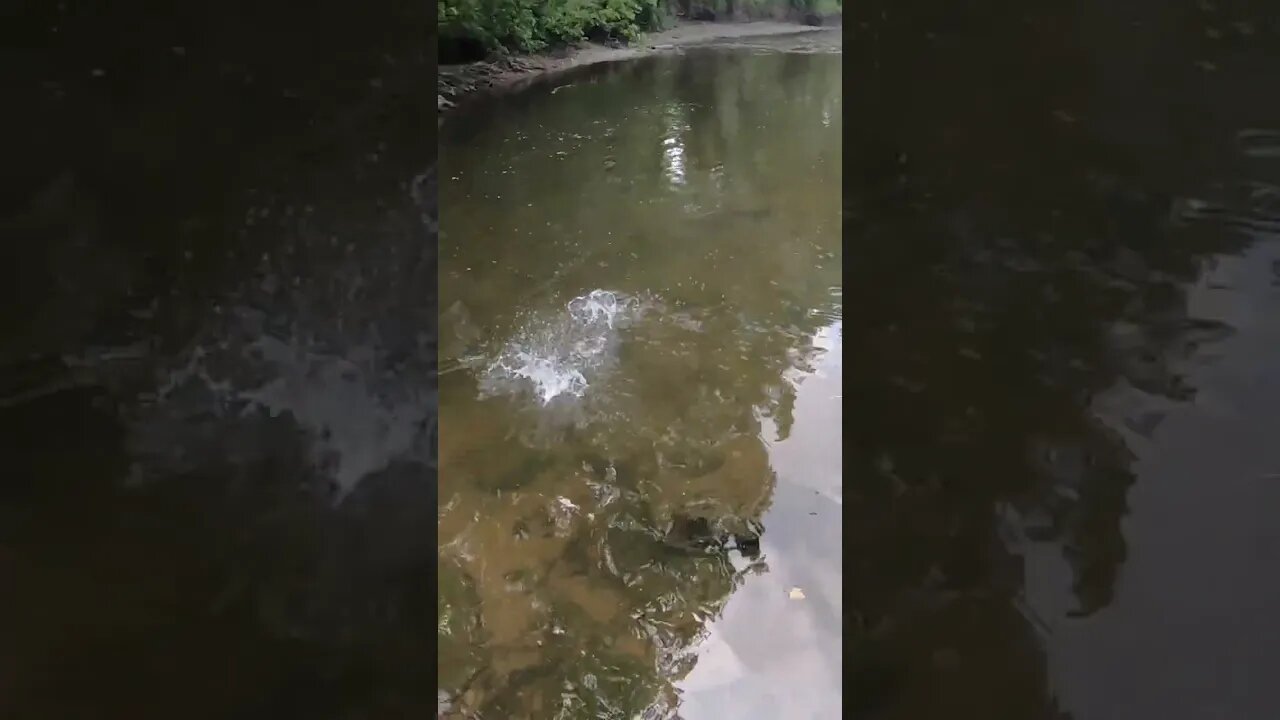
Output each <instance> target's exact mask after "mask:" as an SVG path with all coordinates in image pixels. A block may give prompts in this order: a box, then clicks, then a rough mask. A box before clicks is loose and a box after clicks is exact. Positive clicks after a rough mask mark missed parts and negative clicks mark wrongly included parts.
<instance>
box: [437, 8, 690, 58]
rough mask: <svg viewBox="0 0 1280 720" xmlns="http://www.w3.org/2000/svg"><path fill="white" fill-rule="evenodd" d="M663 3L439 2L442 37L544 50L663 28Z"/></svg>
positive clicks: (633, 35) (495, 45) (629, 37)
mask: <svg viewBox="0 0 1280 720" xmlns="http://www.w3.org/2000/svg"><path fill="white" fill-rule="evenodd" d="M663 6H664V2H663V0H440V2H439V3H438V5H437V7H438V8H439V10H438V17H439V21H440V31H441V35H442V36H445V37H466V38H473V39H475V40H478V41H480V42H482V43H484V44H485V45H486V46H488V47H489V48H491V49H496V48H498V47H505V48H507V49H510V50H525V51H529V50H541V49H543V48H545V47H547V46H548V45H558V44H564V43H571V42H576V41H578V40H581V39H583V38H585V37H587V36H592V37H600V38H604V37H609V38H618V39H622V40H634V39H635V38H636V37H637V36H638V35H639V34H640V33H641V32H642V31H644V30H652V29H656V28H658V27H660V26H661V24H662V18H663V16H664V15H665V11H664V7H663Z"/></svg>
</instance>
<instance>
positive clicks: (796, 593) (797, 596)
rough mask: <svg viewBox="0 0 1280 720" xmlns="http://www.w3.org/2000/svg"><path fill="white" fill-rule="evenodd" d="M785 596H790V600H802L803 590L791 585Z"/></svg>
mask: <svg viewBox="0 0 1280 720" xmlns="http://www.w3.org/2000/svg"><path fill="white" fill-rule="evenodd" d="M787 597H789V598H791V599H792V600H803V599H804V591H803V590H801V589H800V588H798V587H793V588H791V589H790V590H788V591H787Z"/></svg>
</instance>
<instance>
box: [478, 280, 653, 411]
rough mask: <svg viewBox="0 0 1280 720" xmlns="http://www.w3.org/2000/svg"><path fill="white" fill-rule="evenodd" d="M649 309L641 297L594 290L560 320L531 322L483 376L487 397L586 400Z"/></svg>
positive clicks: (572, 304) (575, 300) (482, 386)
mask: <svg viewBox="0 0 1280 720" xmlns="http://www.w3.org/2000/svg"><path fill="white" fill-rule="evenodd" d="M644 308H645V304H644V303H642V302H641V301H640V299H639V298H637V297H635V296H630V295H624V294H622V293H618V292H614V291H611V290H592V291H591V292H589V293H587V294H585V295H580V296H578V297H575V298H573V299H572V300H570V301H569V302H568V303H566V305H565V312H563V313H561V314H560V315H557V316H555V317H553V318H551V319H534V320H532V321H530V322H527V323H525V325H524V326H523V327H522V328H521V329H520V330H519V331H517V332H516V333H515V335H514V336H513V337H512V338H511V339H510V340H509V341H508V342H507V343H506V345H505V346H503V347H502V349H501V350H500V351H499V352H498V353H497V357H496V359H494V360H492V361H491V362H490V363H489V364H488V365H487V367H485V368H484V369H483V371H482V372H481V373H480V392H481V395H482V396H487V397H493V396H497V395H510V394H519V393H522V392H530V391H531V392H532V394H533V395H534V396H535V397H536V398H538V400H539V402H541V403H542V404H543V405H547V404H549V403H551V401H552V400H555V399H556V398H558V397H582V396H583V395H584V394H585V393H586V391H587V388H588V387H590V386H591V382H592V380H594V379H596V378H600V377H602V376H603V375H604V374H605V373H606V372H607V370H608V368H609V367H610V366H611V365H612V362H613V360H614V359H615V356H616V352H615V350H616V347H617V344H618V341H619V336H618V331H619V330H621V329H622V328H625V327H626V326H627V325H629V324H630V323H631V322H633V321H634V320H636V319H637V318H639V317H640V315H641V314H642V313H643V311H644Z"/></svg>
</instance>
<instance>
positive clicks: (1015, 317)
mask: <svg viewBox="0 0 1280 720" xmlns="http://www.w3.org/2000/svg"><path fill="white" fill-rule="evenodd" d="M885 10H886V12H885V13H884V14H883V15H881V17H880V19H879V20H877V21H876V22H875V23H873V24H872V27H871V28H870V29H871V31H872V32H870V33H869V34H868V35H867V37H866V38H865V39H866V40H867V42H866V43H865V44H863V45H861V46H860V48H861V49H860V52H862V53H863V55H862V58H863V59H867V60H873V61H874V65H872V64H868V65H865V66H862V67H863V68H864V69H865V74H861V75H860V76H859V77H860V80H861V82H860V83H859V84H860V85H861V86H862V87H864V88H866V92H867V95H866V97H867V99H868V101H867V102H865V103H863V105H862V107H864V108H866V111H865V112H862V113H859V114H858V115H857V116H856V117H854V118H851V121H850V122H851V124H850V128H849V130H850V137H851V138H852V139H853V140H854V141H855V145H854V157H856V158H857V159H858V160H857V162H858V167H859V168H860V169H861V170H862V171H861V172H859V173H856V174H854V175H851V176H850V177H848V178H846V182H847V183H848V184H847V185H846V187H847V188H848V189H849V191H848V193H847V201H846V202H847V204H846V209H847V211H848V216H847V217H848V222H847V223H846V226H845V228H846V229H845V232H846V236H847V237H848V239H849V248H850V249H851V253H852V256H851V262H850V264H849V267H850V269H851V271H850V274H851V276H852V277H850V278H849V281H848V283H847V284H848V286H849V287H850V288H851V292H853V293H854V297H853V302H851V303H850V304H849V306H850V308H853V309H852V310H851V311H850V312H852V313H853V317H852V318H846V327H847V328H849V329H850V332H851V333H852V334H853V338H852V339H851V344H853V345H854V346H856V347H858V348H859V349H860V352H859V353H858V354H857V355H856V356H855V358H856V359H855V363H854V368H853V369H852V371H851V372H850V375H849V377H850V381H851V382H852V383H853V384H854V387H853V388H852V390H851V397H854V398H857V400H856V407H857V409H858V411H857V412H855V413H851V415H850V417H848V418H846V419H845V422H846V427H848V428H849V429H850V433H851V441H852V442H851V445H850V451H851V454H852V459H851V461H850V463H849V467H850V468H851V470H850V474H851V477H855V478H859V481H858V482H857V483H856V484H855V485H854V487H852V488H850V491H849V494H850V497H849V498H848V504H847V506H846V507H847V511H848V512H849V513H850V516H849V518H848V523H847V525H846V537H847V538H848V542H849V548H848V551H849V555H850V558H849V565H848V566H847V567H846V572H848V573H849V575H850V582H851V588H853V591H852V592H851V595H850V597H849V598H847V599H846V600H847V602H848V603H849V604H848V606H847V609H848V611H849V613H850V616H851V619H852V623H851V624H852V625H853V628H852V631H853V633H854V637H853V639H852V647H850V657H851V658H852V665H853V668H852V676H853V678H854V680H853V683H852V685H851V686H850V687H849V693H850V696H851V702H852V703H853V704H854V707H855V712H857V713H859V714H862V715H865V716H872V717H882V718H914V717H929V716H934V715H939V714H947V715H955V716H964V717H969V716H973V717H1011V718H1013V717H1016V718H1033V717H1059V716H1061V715H1062V714H1063V713H1065V712H1066V711H1072V712H1079V714H1078V717H1081V718H1082V719H1083V718H1094V717H1100V718H1108V717H1129V716H1140V715H1141V716H1145V715H1162V714H1168V713H1170V712H1173V713H1174V715H1175V716H1178V715H1177V714H1176V712H1174V711H1175V710H1177V709H1178V708H1175V707H1174V706H1173V705H1171V704H1167V703H1164V702H1163V701H1159V700H1157V699H1155V698H1159V697H1162V696H1167V695H1168V694H1169V693H1168V692H1166V690H1171V688H1169V687H1168V686H1167V684H1166V683H1164V682H1161V681H1150V680H1143V678H1142V677H1139V675H1143V677H1145V676H1146V675H1152V676H1159V675H1160V674H1161V673H1159V672H1152V671H1151V668H1152V667H1161V668H1163V667H1164V666H1165V664H1166V663H1167V662H1168V661H1169V658H1168V657H1166V656H1165V655H1164V654H1162V653H1161V652H1158V651H1151V652H1146V651H1134V652H1132V653H1130V654H1129V655H1127V657H1128V665H1127V666H1126V667H1125V668H1119V667H1116V666H1113V667H1112V671H1111V672H1112V673H1113V675H1114V674H1116V673H1120V674H1122V675H1123V676H1124V678H1125V680H1124V681H1123V682H1111V683H1102V678H1101V677H1100V676H1099V675H1098V673H1096V672H1093V671H1091V670H1090V668H1094V667H1097V663H1098V662H1100V661H1101V658H1103V657H1106V656H1109V655H1110V653H1111V650H1110V649H1109V646H1108V644H1107V643H1105V642H1099V641H1098V638H1099V636H1098V635H1096V634H1094V635H1093V636H1092V637H1093V638H1094V642H1095V643H1096V644H1093V645H1087V644H1077V645H1075V646H1074V650H1072V651H1071V654H1070V655H1069V658H1070V662H1069V663H1068V664H1067V665H1066V667H1069V668H1071V669H1070V670H1068V671H1065V672H1067V673H1068V674H1069V675H1071V676H1072V677H1073V678H1074V679H1073V680H1072V681H1071V682H1067V681H1065V680H1064V679H1063V678H1064V677H1065V676H1064V675H1063V674H1062V672H1059V671H1060V670H1061V668H1062V667H1064V666H1063V665H1062V664H1060V663H1057V664H1055V665H1054V667H1055V668H1056V670H1055V676H1054V678H1053V680H1052V681H1051V679H1050V675H1049V671H1048V667H1047V663H1046V657H1045V653H1046V652H1049V653H1051V654H1056V653H1059V652H1062V645H1061V642H1060V638H1062V637H1063V636H1064V635H1065V634H1071V635H1075V634H1076V633H1077V632H1080V633H1083V632H1084V631H1076V630H1072V628H1076V627H1080V628H1083V627H1087V626H1089V624H1090V623H1093V622H1099V618H1100V617H1103V616H1104V615H1105V613H1106V611H1107V608H1109V607H1112V606H1113V605H1115V604H1117V603H1120V602H1122V599H1123V597H1124V593H1125V592H1126V587H1128V588H1129V592H1136V593H1138V596H1139V597H1145V600H1144V601H1138V604H1139V605H1141V606H1142V607H1143V608H1144V609H1143V610H1138V609H1137V608H1136V607H1135V608H1134V610H1132V612H1133V613H1135V614H1139V615H1140V614H1142V613H1143V612H1145V613H1148V614H1150V615H1151V616H1152V617H1155V616H1158V615H1159V614H1160V611H1161V608H1164V607H1169V606H1170V605H1169V603H1167V602H1166V601H1165V600H1163V599H1161V598H1158V597H1156V596H1154V595H1151V594H1148V593H1150V592H1151V590H1150V589H1146V590H1143V589H1136V590H1134V589H1132V586H1126V585H1125V583H1123V582H1121V578H1122V577H1140V575H1125V573H1127V572H1129V568H1130V566H1131V565H1132V563H1133V561H1134V558H1135V557H1136V556H1137V555H1136V551H1137V548H1135V547H1133V543H1134V540H1133V536H1132V535H1131V534H1130V533H1127V532H1126V528H1125V525H1124V524H1122V520H1123V519H1124V518H1125V517H1126V515H1128V514H1129V513H1130V511H1131V507H1130V503H1131V493H1133V492H1135V488H1136V487H1141V486H1142V485H1143V483H1144V482H1147V483H1150V482H1153V481H1156V480H1157V478H1154V477H1152V476H1151V475H1149V474H1144V472H1143V465H1142V464H1141V463H1139V462H1137V460H1138V459H1139V458H1140V457H1141V455H1142V454H1143V453H1145V452H1148V451H1149V450H1150V448H1152V447H1153V446H1152V445H1151V442H1152V441H1151V438H1152V437H1153V436H1158V433H1160V432H1162V430H1161V428H1162V427H1164V426H1163V423H1164V422H1167V421H1168V420H1167V418H1169V417H1171V416H1172V415H1175V414H1177V413H1187V412H1191V413H1193V414H1197V415H1208V414H1210V413H1212V412H1213V411H1212V410H1210V407H1211V404H1210V401H1208V399H1207V398H1205V397H1203V396H1202V395H1201V393H1200V392H1199V390H1200V387H1199V384H1198V382H1197V379H1196V378H1197V377H1199V373H1198V372H1197V371H1196V370H1195V369H1196V368H1197V367H1199V366H1201V365H1202V364H1203V363H1205V362H1206V361H1208V360H1209V359H1210V358H1211V357H1212V356H1213V355H1215V354H1217V353H1219V352H1223V348H1224V347H1226V345H1225V343H1227V342H1228V341H1229V340H1230V338H1232V336H1233V335H1234V333H1235V332H1236V331H1237V330H1239V328H1236V327H1232V326H1231V325H1228V324H1227V323H1226V322H1224V321H1223V320H1221V319H1219V318H1217V317H1214V316H1210V315H1205V314H1203V312H1202V310H1201V309H1200V308H1197V307H1194V306H1191V305H1189V303H1188V288H1189V287H1192V286H1194V284H1195V283H1196V282H1197V281H1198V279H1199V278H1200V277H1201V276H1202V274H1203V273H1204V272H1205V270H1206V267H1207V265H1208V264H1209V263H1211V262H1213V261H1212V260H1211V258H1213V257H1214V256H1216V255H1219V254H1223V253H1234V252H1236V251H1238V250H1240V249H1241V248H1244V247H1247V246H1248V245H1249V244H1250V243H1252V242H1255V241H1256V235H1253V234H1251V233H1254V232H1256V230H1257V229H1258V228H1259V226H1260V225H1261V226H1263V227H1265V226H1266V225H1268V224H1269V223H1270V222H1271V220H1272V218H1273V217H1274V208H1272V207H1270V206H1269V205H1268V202H1267V201H1266V200H1264V199H1263V198H1264V197H1265V196H1266V194H1265V193H1263V194H1261V195H1259V194H1257V193H1255V192H1254V191H1253V190H1251V188H1254V187H1257V185H1258V183H1260V182H1261V183H1266V182H1273V178H1271V177H1269V176H1270V175H1271V172H1270V171H1268V170H1266V169H1264V168H1260V167H1258V166H1256V165H1252V166H1251V165H1247V164H1245V162H1244V160H1245V159H1246V158H1248V155H1247V154H1244V153H1241V152H1239V151H1238V148H1237V147H1236V137H1237V132H1238V131H1239V130H1240V129H1241V127H1242V126H1243V125H1245V123H1248V124H1250V125H1253V124H1254V123H1255V122H1256V120H1255V119H1258V120H1261V119H1264V118H1266V117H1268V116H1271V117H1275V116H1276V112H1275V111H1276V108H1275V107H1274V103H1270V102H1268V103H1267V104H1266V105H1263V104H1261V103H1255V101H1254V98H1255V93H1254V89H1256V88H1254V89H1251V87H1252V86H1251V83H1250V82H1249V80H1248V78H1253V77H1262V76H1264V75H1265V74H1266V73H1263V72H1262V69H1263V68H1265V67H1268V65H1267V61H1265V60H1264V54H1263V53H1262V52H1261V47H1262V46H1261V45H1258V44H1256V43H1257V41H1256V40H1252V39H1249V38H1248V37H1247V36H1244V35H1240V34H1238V33H1235V34H1232V33H1226V32H1225V28H1227V27H1230V26H1231V25H1230V23H1229V22H1227V18H1223V17H1217V16H1219V15H1227V14H1228V11H1227V10H1225V9H1223V10H1219V9H1218V8H1217V7H1216V6H1215V5H1213V4H1208V3H1206V4H1202V5H1201V6H1200V8H1199V9H1198V10H1196V11H1189V12H1188V14H1186V15H1185V16H1184V15H1182V14H1178V13H1176V12H1175V11H1173V10H1167V9H1164V8H1161V7H1155V6H1154V4H1152V3H1140V4H1139V5H1138V6H1132V7H1127V8H1126V10H1125V11H1124V12H1123V13H1119V14H1118V15H1116V14H1113V10H1114V8H1112V7H1111V6H1107V7H1106V8H1105V9H1104V8H1103V7H1102V5H1101V4H1098V6H1097V7H1094V6H1093V5H1092V4H1086V5H1085V6H1078V7H1077V6H1072V7H1070V8H1068V7H1066V6H1059V5H1057V4H1054V3H1033V4H1032V5H1030V6H1026V7H1020V8H1019V9H1017V10H1016V11H1012V12H1011V11H1009V10H1008V9H1007V8H999V9H994V8H993V9H991V10H992V11H991V12H983V11H982V10H979V9H978V8H965V9H963V10H960V11H957V10H956V9H955V8H954V7H952V6H950V5H948V6H947V7H946V8H945V9H944V8H942V6H938V7H936V8H935V7H932V6H930V5H928V4H926V6H925V7H918V6H917V7H913V8H912V12H911V13H910V14H908V13H906V12H905V11H903V9H901V8H885ZM1229 12H1231V13H1237V14H1239V13H1243V15H1244V17H1243V18H1241V17H1237V18H1235V19H1236V20H1241V21H1243V20H1247V19H1248V16H1249V14H1250V13H1249V11H1246V10H1244V9H1242V8H1235V9H1232V10H1231V11H1229ZM873 14H875V13H873ZM1208 29H1217V30H1223V31H1224V34H1223V35H1222V37H1221V38H1218V39H1210V40H1206V37H1207V35H1206V30H1208ZM1206 57H1210V58H1212V60H1208V61H1206V60H1205V58H1206ZM1204 62H1209V64H1210V65H1212V69H1210V68H1206V67H1205V65H1204ZM1206 73H1214V74H1206ZM1274 124H1275V123H1274V122H1266V123H1261V124H1258V125H1254V126H1255V127H1256V126H1262V127H1268V126H1274ZM1241 229H1246V230H1248V232H1245V233H1242V232H1240V230H1241ZM1162 450H1163V449H1162ZM1165 451H1167V450H1165ZM1205 452H1206V453H1208V452H1209V451H1205ZM1208 456H1211V455H1206V457H1208ZM1152 492H1157V493H1158V492H1160V491H1159V490H1153V491H1152ZM1184 512H1185V513H1186V514H1188V515H1194V514H1195V513H1196V511H1195V509H1194V508H1193V507H1187V508H1186V509H1185V511H1184ZM1134 522H1137V520H1136V519H1135V521H1134ZM1147 537H1150V536H1147ZM1148 552H1150V549H1149V548H1148ZM1147 557H1148V558H1149V557H1151V556H1150V555H1147ZM1167 561H1168V562H1174V560H1173V559H1172V558H1170V559H1168V560H1167ZM1257 570H1258V571H1259V572H1261V568H1260V567H1259V568H1257ZM1134 572H1138V571H1137V570H1136V569H1134ZM1164 587H1165V589H1167V590H1168V591H1169V592H1174V590H1173V588H1172V587H1171V586H1164ZM1177 592H1183V591H1182V590H1179V591H1177ZM1204 592H1206V593H1209V594H1212V593H1213V591H1212V590H1206V591H1204ZM1130 597H1133V596H1132V595H1131V596H1130ZM1131 602H1132V601H1131ZM1144 602H1145V605H1144V604H1143V603H1144ZM1130 607H1134V606H1132V605H1131V606H1130ZM1131 617H1132V616H1131ZM1269 626H1270V624H1269V622H1267V623H1261V624H1259V625H1258V626H1257V628H1258V629H1265V628H1267V627H1269ZM1113 630H1114V627H1113ZM1054 656H1055V657H1061V656H1060V655H1054ZM1199 662H1202V660H1195V659H1192V658H1190V657H1188V658H1186V663H1185V664H1186V665H1187V666H1194V665H1196V664H1197V663H1199ZM1203 669H1204V670H1205V671H1206V672H1208V671H1209V668H1208V667H1204V668H1203ZM1086 678H1092V679H1091V680H1090V679H1086ZM1093 682H1097V683H1100V685H1091V683H1093ZM1126 683H1128V684H1132V685H1133V686H1134V687H1136V688H1141V689H1142V690H1141V691H1140V692H1139V691H1137V690H1135V689H1134V688H1129V689H1127V690H1126V689H1122V688H1120V687H1119V686H1120V685H1124V684H1126ZM1102 685H1107V686H1109V687H1110V688H1111V689H1112V690H1111V692H1112V693H1114V694H1112V695H1110V696H1106V695H1105V693H1098V694H1093V697H1092V699H1090V700H1088V701H1087V702H1085V701H1084V699H1085V698H1087V697H1088V693H1085V691H1084V690H1083V688H1086V687H1100V686H1102ZM1217 692H1218V693H1219V698H1220V699H1224V698H1225V696H1226V695H1228V694H1230V693H1231V692H1233V691H1231V690H1230V689H1228V688H1227V687H1226V686H1220V687H1219V688H1218V689H1217ZM1082 693H1085V694H1082ZM1060 695H1061V696H1062V697H1059V696H1060ZM1139 695H1140V696H1141V697H1143V698H1144V700H1143V702H1142V703H1141V707H1143V708H1146V710H1144V711H1138V710H1136V709H1135V708H1137V707H1139V705H1138V704H1133V703H1134V702H1135V701H1134V700H1133V698H1135V697H1138V696H1139ZM1253 697H1254V698H1261V697H1262V695H1261V694H1260V693H1255V694H1254V695H1253ZM1145 698H1150V699H1145ZM1235 707H1238V708H1251V709H1250V710H1249V711H1248V712H1244V714H1246V715H1248V714H1258V712H1256V711H1258V710H1260V709H1261V708H1262V707H1263V705H1260V704H1257V703H1256V701H1255V704H1253V705H1249V703H1242V704H1238V705H1235ZM1157 708H1159V709H1157ZM1261 714H1267V713H1266V712H1262V713H1261ZM1182 716H1185V715H1182Z"/></svg>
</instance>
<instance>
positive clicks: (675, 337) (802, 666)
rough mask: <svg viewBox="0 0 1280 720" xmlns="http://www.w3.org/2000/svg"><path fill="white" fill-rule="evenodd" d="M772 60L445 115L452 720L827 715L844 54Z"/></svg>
mask: <svg viewBox="0 0 1280 720" xmlns="http://www.w3.org/2000/svg"><path fill="white" fill-rule="evenodd" d="M806 47H810V48H812V47H815V46H813V45H809V46H806ZM793 49H796V45H795V43H794V39H790V40H786V41H781V42H776V43H774V42H770V41H767V40H753V41H752V42H751V43H750V44H739V45H734V46H732V47H728V48H725V47H721V48H713V49H699V50H688V51H686V52H684V53H682V54H679V55H663V56H657V57H651V58H645V59H640V60H634V61H628V62H623V63H617V64H610V65H599V66H592V67H588V68H583V69H580V70H578V71H575V72H572V73H570V74H566V75H558V76H553V77H548V78H545V79H544V80H543V81H541V82H539V83H538V84H537V85H535V86H533V87H530V88H527V89H526V90H525V91H524V92H522V93H520V94H518V95H509V96H505V97H502V98H494V99H491V100H489V101H488V102H487V103H486V102H477V103H476V104H473V105H469V106H466V107H464V108H463V109H462V110H461V111H459V113H458V114H456V115H452V116H450V117H449V118H448V119H447V120H446V123H445V125H444V129H443V131H442V141H441V165H440V202H441V207H442V208H447V209H448V210H447V211H446V212H443V213H442V216H441V245H440V248H441V266H440V283H441V284H440V293H441V295H440V296H441V307H442V351H441V362H442V376H441V388H440V393H441V394H440V413H441V415H440V417H441V435H440V472H441V477H442V478H443V480H442V484H441V488H440V504H441V507H440V526H439V541H440V547H441V558H440V561H441V569H440V636H439V639H440V643H441V645H440V681H439V682H440V688H441V693H442V702H443V703H444V704H445V705H446V706H447V707H448V708H449V710H448V712H447V713H446V714H447V715H448V716H449V717H473V716H474V717H511V718H552V717H561V718H588V717H591V718H596V717H618V718H631V717H654V718H657V717H674V716H675V713H677V712H679V714H680V715H679V716H680V717H684V718H689V719H690V720H693V719H695V718H713V717H741V718H761V719H763V718H778V717H791V718H830V717H838V716H839V714H840V704H841V692H840V673H841V656H840V653H841V642H840V636H841V632H842V621H841V615H840V608H841V602H842V599H841V592H842V590H841V575H840V563H841V545H840V539H841V502H842V481H841V448H840V428H841V395H842V390H841V388H842V374H841V373H842V369H841V367H842V356H843V339H842V337H843V329H842V320H841V317H842V311H841V293H842V286H841V260H842V257H841V235H840V191H841V170H840V158H841V124H842V102H841V83H840V80H841V62H840V60H841V58H840V55H839V54H838V52H832V50H836V49H838V42H837V43H835V44H834V45H832V44H831V43H830V42H828V43H827V45H826V48H825V51H824V52H807V53H806V52H783V50H793Z"/></svg>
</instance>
